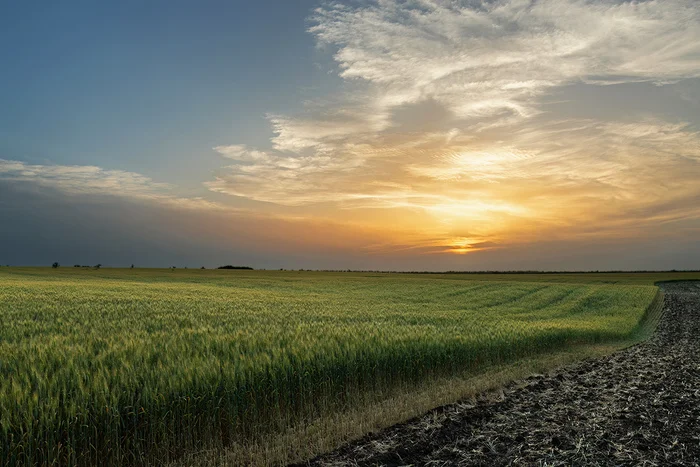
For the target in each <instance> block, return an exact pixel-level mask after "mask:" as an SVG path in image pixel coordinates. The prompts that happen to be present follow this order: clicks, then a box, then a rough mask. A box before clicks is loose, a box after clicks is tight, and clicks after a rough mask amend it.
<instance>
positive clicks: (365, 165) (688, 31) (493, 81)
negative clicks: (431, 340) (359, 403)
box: [207, 0, 700, 239]
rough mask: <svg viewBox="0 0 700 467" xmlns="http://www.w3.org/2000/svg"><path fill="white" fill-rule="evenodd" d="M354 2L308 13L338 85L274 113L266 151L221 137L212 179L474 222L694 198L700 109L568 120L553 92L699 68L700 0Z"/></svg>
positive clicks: (261, 194)
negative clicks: (550, 98)
mask: <svg viewBox="0 0 700 467" xmlns="http://www.w3.org/2000/svg"><path fill="white" fill-rule="evenodd" d="M352 5H354V6H348V5H343V4H341V3H338V2H335V3H330V4H327V5H326V6H323V7H321V8H319V9H317V10H316V11H315V13H314V14H313V16H312V18H311V22H312V26H311V27H310V28H309V31H310V33H311V34H313V35H314V36H315V38H316V39H317V42H318V44H319V46H320V47H321V48H326V49H329V50H331V51H332V53H333V60H334V61H335V62H336V64H337V67H338V74H339V76H340V77H341V78H342V79H343V80H344V81H345V83H346V84H347V86H346V87H345V88H344V89H343V92H342V93H340V94H339V96H334V97H333V98H329V99H327V100H326V101H324V100H322V99H319V100H316V101H315V102H314V103H313V105H310V106H308V107H307V109H306V111H305V112H304V113H303V114H302V115H298V116H282V115H272V116H269V120H270V123H271V125H272V128H273V130H274V132H275V137H274V138H273V139H272V141H271V149H269V150H265V151H261V150H256V149H251V148H247V147H245V146H241V145H234V146H225V147H217V148H215V149H216V150H217V151H218V152H219V153H221V155H222V156H224V157H226V158H228V159H231V160H232V161H233V163H232V164H231V165H229V166H227V167H224V168H222V169H221V170H220V171H219V172H217V174H216V179H215V180H213V181H211V182H208V183H207V186H208V188H209V189H211V190H213V191H216V192H221V193H228V194H231V195H236V196H241V197H246V198H250V199H254V200H259V201H266V202H271V203H276V204H280V205H285V206H303V205H310V204H315V203H323V202H331V203H335V205H337V206H338V207H341V208H344V210H347V209H367V208H391V209H398V210H403V211H405V212H408V211H410V212H411V213H416V212H421V213H422V214H420V215H419V216H418V217H417V218H420V219H421V220H426V217H421V216H425V215H429V216H432V217H431V218H427V219H428V220H431V219H432V221H433V222H435V223H436V224H439V225H441V226H442V227H441V228H443V231H445V230H446V229H447V230H451V231H453V232H452V234H451V235H452V237H454V238H467V239H475V238H478V239H483V238H494V237H498V238H502V233H503V232H505V230H507V229H511V230H512V229H513V228H515V227H514V226H516V225H520V226H521V227H520V228H521V229H524V230H527V229H531V231H532V232H535V231H537V229H540V230H541V229H542V228H543V227H542V226H544V225H546V226H549V227H551V226H559V227H562V226H563V227H566V228H567V229H569V228H573V227H572V226H576V225H590V224H591V223H594V222H595V221H596V219H598V220H603V219H606V220H607V221H608V222H610V225H617V226H619V225H623V224H624V225H632V224H634V225H641V224H640V223H643V222H645V221H648V220H650V219H652V218H653V219H657V218H658V215H659V214H658V211H659V209H661V206H667V205H668V203H669V202H671V203H675V204H674V206H676V208H674V209H668V208H667V209H668V211H669V212H671V211H673V212H674V214H673V216H678V212H687V213H691V212H695V211H694V210H693V209H692V206H693V203H694V202H696V201H697V199H698V196H700V188H698V185H697V179H698V178H697V177H698V176H699V175H700V173H699V172H700V169H699V167H700V165H699V164H698V163H699V162H700V146H699V145H700V136H699V135H698V134H697V132H696V131H695V130H694V129H693V128H694V126H693V125H696V124H699V123H700V122H679V121H674V120H673V119H672V117H669V116H668V115H665V116H664V117H663V118H662V117H660V116H659V117H654V116H651V117H650V116H648V115H647V116H643V115H639V114H635V115H630V116H629V118H626V119H625V121H614V120H605V119H597V120H596V119H588V120H586V119H581V118H578V119H565V118H563V117H561V116H559V115H557V114H556V113H551V112H552V111H551V110H550V108H547V107H545V105H544V104H543V102H544V97H546V96H547V95H548V94H549V93H552V92H553V91H554V90H555V88H561V87H563V86H567V85H571V84H575V83H585V85H587V86H603V85H605V86H607V85H612V84H617V85H625V84H626V83H627V84H629V83H640V82H649V83H654V84H656V85H658V86H663V85H666V84H669V83H674V82H678V81H680V80H685V79H690V78H696V77H700V8H699V7H698V4H697V2H696V0H664V1H661V0H646V1H608V0H496V1H489V2H473V1H469V2H467V1H456V0H401V1H399V0H376V1H364V2H355V3H353V4H352ZM565 97H566V96H565ZM640 98H641V99H643V98H644V96H640ZM426 103H428V104H429V105H425V104H426ZM572 105H575V104H572ZM664 118H665V119H666V120H664ZM406 122H409V123H406ZM671 187H673V188H671ZM679 210H680V211H679ZM669 215H670V214H669ZM693 215H694V214H693ZM625 216H627V217H625ZM618 217H621V218H625V219H626V220H625V221H624V222H623V221H621V220H619V219H617V218H618ZM613 221H614V222H613ZM625 222H626V223H625ZM475 225H478V227H475ZM526 225H527V226H530V227H527V228H526V227H524V226H526ZM534 226H536V227H534ZM563 227H562V228H563ZM461 231H466V233H464V234H462V233H459V232H461ZM529 231H530V230H528V232H529ZM436 235H437V234H436ZM533 235H534V234H533ZM523 236H526V235H525V234H523ZM435 238H437V237H435Z"/></svg>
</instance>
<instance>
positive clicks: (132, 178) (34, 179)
mask: <svg viewBox="0 0 700 467" xmlns="http://www.w3.org/2000/svg"><path fill="white" fill-rule="evenodd" d="M3 180H4V181H7V182H15V183H17V182H19V183H27V184H35V185H39V186H42V187H47V188H53V189H57V190H59V191H61V192H63V193H66V194H69V195H107V196H117V197H122V198H132V199H138V200H148V201H154V202H159V203H163V204H169V205H173V206H177V207H182V208H188V209H220V208H222V207H221V206H220V205H218V204H217V203H214V202H211V201H207V200H205V199H203V198H199V197H194V198H183V197H178V196H176V195H174V194H171V193H170V191H171V190H172V188H173V186H172V185H170V184H167V183H160V182H155V181H153V180H152V179H151V178H149V177H146V176H144V175H141V174H138V173H135V172H127V171H124V170H106V169H103V168H100V167H96V166H84V165H33V164H27V163H26V162H21V161H13V160H5V159H0V181H3Z"/></svg>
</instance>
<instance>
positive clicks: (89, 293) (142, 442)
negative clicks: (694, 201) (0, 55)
mask: <svg viewBox="0 0 700 467" xmlns="http://www.w3.org/2000/svg"><path fill="white" fill-rule="evenodd" d="M688 276H689V275H688V274H683V273H678V274H675V275H670V274H669V275H659V274H656V275H654V274H648V275H644V276H642V275H632V274H620V275H614V274H600V275H588V276H585V275H578V276H575V275H541V276H534V275H533V276H524V275H513V276H507V275H479V276H476V275H449V274H448V275H412V274H411V275H404V274H370V273H365V274H362V273H347V274H344V273H311V272H305V273H300V272H259V271H210V270H175V271H169V270H139V269H135V270H109V269H104V270H99V271H98V270H92V269H73V268H60V269H57V270H51V269H48V268H47V269H41V268H24V269H22V268H0V316H1V317H2V319H1V320H0V356H1V358H0V429H1V431H0V462H1V463H2V465H33V464H67V465H70V464H84V465H87V464H95V463H97V462H98V461H99V462H100V463H111V464H113V465H119V464H140V463H147V462H168V461H171V460H176V459H177V458H178V457H180V456H182V455H183V454H186V453H189V452H192V451H194V450H196V449H199V448H201V447H202V446H207V447H210V448H212V449H222V448H225V447H230V446H235V445H242V444H245V443H247V442H252V441H254V440H256V439H260V438H261V437H263V436H268V435H270V434H274V433H279V432H282V431H284V430H285V429H287V428H288V427H290V426H294V425H300V424H302V425H303V424H305V423H311V422H312V421H313V420H316V419H318V418H320V417H323V416H324V415H325V414H327V413H331V412H342V411H344V410H349V409H351V408H353V407H355V406H357V405H358V404H361V403H362V402H363V401H366V400H367V399H366V397H364V396H363V395H366V394H390V393H391V389H392V388H396V387H402V388H407V387H409V388H410V387H412V386H413V385H415V386H418V385H421V384H424V383H425V381H428V380H437V379H439V378H443V377H449V376H450V375H456V374H464V373H465V372H466V373H474V374H476V373H478V372H480V371H483V370H484V369H488V368H490V367H493V366H497V365H500V364H504V363H508V362H514V361H518V360H520V359H523V358H526V357H529V356H533V355H540V354H546V353H553V352H557V351H559V350H562V349H566V348H571V347H574V346H577V345H585V344H592V343H602V342H623V341H629V340H630V339H633V338H635V337H636V336H638V334H639V331H640V322H642V321H643V318H644V316H645V313H646V312H647V310H648V309H649V307H650V305H651V304H652V303H653V302H655V298H656V299H657V300H656V301H657V302H658V296H657V288H656V287H654V286H653V285H652V284H653V283H654V282H655V281H658V280H672V279H682V278H689V277H688ZM696 276H697V275H696Z"/></svg>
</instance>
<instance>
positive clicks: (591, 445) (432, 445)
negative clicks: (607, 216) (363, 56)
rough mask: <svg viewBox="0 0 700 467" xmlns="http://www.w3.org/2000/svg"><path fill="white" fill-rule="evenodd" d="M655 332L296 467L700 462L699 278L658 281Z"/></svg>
mask: <svg viewBox="0 0 700 467" xmlns="http://www.w3.org/2000/svg"><path fill="white" fill-rule="evenodd" d="M662 287H663V289H664V291H665V293H666V298H665V304H664V313H663V316H662V318H661V321H660V322H659V325H658V328H657V329H656V332H655V333H654V335H653V336H652V337H651V338H650V339H649V340H647V341H645V342H644V343H642V344H639V345H636V346H634V347H630V348H627V349H625V350H622V351H619V352H616V353H614V354H612V355H610V356H608V357H605V358H601V359H595V360H588V361H584V362H581V363H579V364H576V365H572V366H568V367H564V368H561V369H559V370H556V371H554V372H552V373H550V374H548V375H546V376H544V375H535V376H532V377H530V378H528V379H526V380H523V381H519V382H516V383H513V384H511V385H509V386H507V387H506V388H504V389H503V390H502V391H499V392H498V393H490V394H483V395H481V396H480V397H479V398H477V399H475V400H470V401H462V402H459V403H456V404H453V405H449V406H445V407H441V408H438V409H435V410H433V411H431V412H429V413H427V414H425V415H424V416H422V417H419V418H416V419H413V420H410V421H409V422H407V423H404V424H401V425H397V426H394V427H391V428H389V429H386V430H384V431H382V432H380V433H377V434H373V435H369V436H366V437H365V438H363V439H360V440H359V441H357V442H354V443H352V444H349V445H346V446H344V447H342V448H341V449H339V450H337V451H335V452H332V453H329V454H326V455H323V456H321V457H319V458H316V459H313V460H311V461H310V462H308V463H305V464H301V465H312V466H376V465H386V466H399V465H415V466H423V465H426V466H427V465H430V466H443V465H477V466H502V465H527V466H530V465H532V466H563V465H590V466H598V465H601V466H608V465H616V466H618V465H619V466H631V465H635V466H637V465H645V466H657V465H658V466H668V465H687V466H698V465H700V282H678V283H669V284H665V285H662Z"/></svg>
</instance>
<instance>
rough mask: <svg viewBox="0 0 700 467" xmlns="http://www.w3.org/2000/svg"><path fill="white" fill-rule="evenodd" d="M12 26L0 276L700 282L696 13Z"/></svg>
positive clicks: (593, 11) (32, 21)
mask: <svg viewBox="0 0 700 467" xmlns="http://www.w3.org/2000/svg"><path fill="white" fill-rule="evenodd" d="M5 10H6V11H5V12H4V15H3V17H2V18H0V38H2V41H1V42H0V59H1V60H2V63H3V71H2V72H0V84H2V86H0V108H2V109H3V110H2V111H1V112H0V264H2V265H3V266H4V265H6V264H10V265H26V266H39V265H40V266H50V265H51V263H53V262H54V261H57V262H59V263H61V264H62V265H63V266H72V265H73V264H87V265H93V264H96V263H102V264H104V265H115V266H124V267H128V266H129V265H131V264H135V265H137V266H142V267H154V266H158V267H168V266H171V265H175V266H178V267H184V266H188V267H191V268H198V267H200V266H206V267H208V268H211V267H216V266H219V265H223V264H235V265H245V266H252V267H256V268H263V269H279V268H285V269H333V270H339V269H353V270H387V271H411V270H414V271H415V270H418V271H458V270H459V271H484V270H492V271H503V270H508V271H515V270H538V271H596V270H597V271H606V270H624V271H636V270H672V269H675V270H697V269H698V268H700V241H699V240H698V238H700V5H699V4H698V3H697V2H696V1H694V0H666V1H659V0H643V1H634V2H633V1H618V0H615V1H613V0H494V1H483V2H482V1H472V0H463V1H457V0H454V1H453V0H407V1H398V0H376V1H374V0H347V1H333V2H331V1H315V0H303V1H300V2H285V1H273V0H263V1H259V2H254V3H250V2H242V1H232V2H211V3H210V2H207V3H197V4H192V3H189V2H179V1H176V2H164V1H154V2H149V3H148V4H142V3H140V2H129V1H128V2H120V3H119V4H114V5H106V4H103V5H100V4H94V3H91V2H69V3H66V4H61V5H58V4H51V3H46V4H45V5H44V6H43V7H37V6H36V5H31V6H30V5H25V4H14V5H11V6H8V7H7V8H5Z"/></svg>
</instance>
